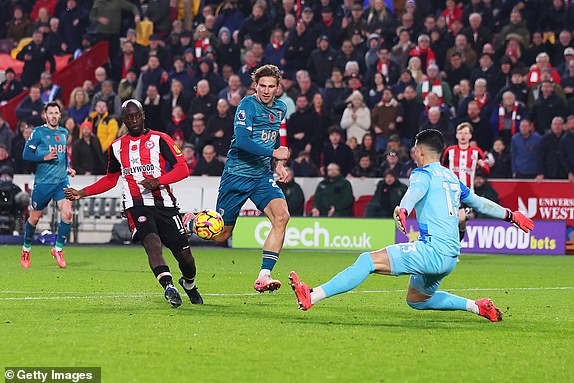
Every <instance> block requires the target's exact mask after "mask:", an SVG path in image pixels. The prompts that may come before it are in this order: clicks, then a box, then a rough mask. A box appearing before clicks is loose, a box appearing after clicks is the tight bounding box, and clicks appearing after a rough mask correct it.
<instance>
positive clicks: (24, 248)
mask: <svg viewBox="0 0 574 383" xmlns="http://www.w3.org/2000/svg"><path fill="white" fill-rule="evenodd" d="M30 250H32V247H31V246H30V247H26V246H22V251H28V252H30Z"/></svg>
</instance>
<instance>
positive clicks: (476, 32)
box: [462, 13, 492, 52]
mask: <svg viewBox="0 0 574 383" xmlns="http://www.w3.org/2000/svg"><path fill="white" fill-rule="evenodd" d="M462 33H463V34H464V35H465V36H466V38H467V40H468V41H469V42H470V46H471V47H472V49H474V51H475V52H482V47H483V46H484V44H486V43H489V42H491V41H492V33H491V32H490V29H489V28H487V27H486V26H484V25H483V24H482V16H481V15H480V13H472V14H470V16H468V27H466V28H465V29H463V31H462Z"/></svg>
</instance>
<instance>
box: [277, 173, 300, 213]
mask: <svg viewBox="0 0 574 383" xmlns="http://www.w3.org/2000/svg"><path fill="white" fill-rule="evenodd" d="M278 185H279V187H280V188H281V190H282V191H283V194H285V200H287V207H288V208H289V214H290V215H291V216H292V217H301V216H303V209H304V207H305V195H304V194H303V190H302V189H301V186H299V184H298V183H297V182H295V181H291V182H288V183H283V182H279V183H278Z"/></svg>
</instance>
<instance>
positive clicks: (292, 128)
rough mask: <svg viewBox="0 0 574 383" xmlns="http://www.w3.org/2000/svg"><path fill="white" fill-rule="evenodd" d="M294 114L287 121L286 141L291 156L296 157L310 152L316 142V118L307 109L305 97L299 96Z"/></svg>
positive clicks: (317, 135) (309, 109) (317, 136)
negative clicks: (302, 152) (303, 152)
mask: <svg viewBox="0 0 574 383" xmlns="http://www.w3.org/2000/svg"><path fill="white" fill-rule="evenodd" d="M295 108H296V110H295V113H293V114H292V115H291V117H290V118H289V120H287V126H286V127H287V140H288V142H289V149H291V155H292V156H294V157H296V156H297V154H299V152H301V151H307V152H310V151H311V146H312V143H314V142H318V139H319V137H320V136H319V134H318V133H320V132H319V131H318V126H317V123H318V118H317V116H316V115H315V114H314V113H313V111H312V110H311V108H309V102H308V101H307V97H305V96H304V95H299V96H298V97H297V100H296V103H295Z"/></svg>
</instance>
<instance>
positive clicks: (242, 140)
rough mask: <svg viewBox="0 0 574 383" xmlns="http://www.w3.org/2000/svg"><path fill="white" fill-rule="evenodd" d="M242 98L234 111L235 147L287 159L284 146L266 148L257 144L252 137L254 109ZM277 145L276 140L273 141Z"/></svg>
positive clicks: (261, 154) (256, 153)
mask: <svg viewBox="0 0 574 383" xmlns="http://www.w3.org/2000/svg"><path fill="white" fill-rule="evenodd" d="M244 101H245V99H244V100H242V101H241V103H240V104H239V106H238V107H237V112H236V113H235V120H234V122H233V126H234V129H235V139H236V142H237V147H238V148H239V149H241V150H243V151H246V152H248V153H251V154H255V155H257V156H266V157H272V158H276V159H279V160H287V158H289V150H288V149H287V147H285V146H279V147H277V148H276V149H271V148H266V147H265V146H263V145H259V144H257V143H256V142H255V141H254V140H253V139H252V138H253V116H254V113H255V112H254V110H253V108H252V107H251V106H250V104H249V103H248V101H245V102H244ZM275 145H277V141H276V142H275Z"/></svg>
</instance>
